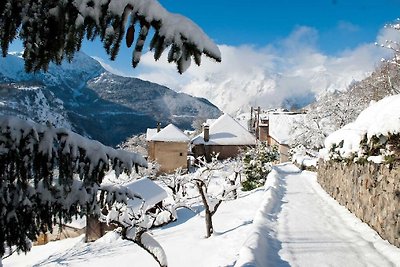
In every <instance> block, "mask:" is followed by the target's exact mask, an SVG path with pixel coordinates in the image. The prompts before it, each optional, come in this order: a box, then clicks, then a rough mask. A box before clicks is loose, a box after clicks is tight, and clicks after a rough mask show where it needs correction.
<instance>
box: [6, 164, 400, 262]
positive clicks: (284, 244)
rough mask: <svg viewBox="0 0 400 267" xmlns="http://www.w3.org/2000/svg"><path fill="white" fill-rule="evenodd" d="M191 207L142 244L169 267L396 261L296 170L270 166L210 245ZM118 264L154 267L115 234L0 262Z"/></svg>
mask: <svg viewBox="0 0 400 267" xmlns="http://www.w3.org/2000/svg"><path fill="white" fill-rule="evenodd" d="M193 208H194V209H195V211H196V213H195V212H193V211H190V210H188V209H178V210H177V212H178V220H177V221H175V222H173V223H170V224H168V225H166V226H164V227H162V228H158V229H154V230H152V231H150V232H149V235H147V234H146V236H145V237H144V239H146V240H147V238H148V241H149V242H147V241H145V243H146V244H149V245H151V244H153V243H152V242H153V238H154V239H155V240H156V241H157V242H158V243H159V244H160V245H161V246H162V247H163V248H164V251H165V255H166V256H167V257H168V264H169V266H176V267H181V266H182V267H183V266H192V267H197V266H198V267H200V266H260V267H267V266H289V265H290V266H355V267H357V266H383V267H385V266H396V265H397V266H398V263H399V262H400V249H399V248H396V247H394V246H392V245H390V244H389V243H388V242H387V241H384V240H382V239H381V238H380V237H379V236H378V234H377V233H376V232H374V231H373V230H371V229H370V228H369V227H368V226H367V225H366V224H364V223H362V222H361V221H360V220H359V219H357V218H356V217H355V216H354V215H352V214H351V213H350V212H349V211H348V210H347V209H346V208H344V207H342V206H340V205H339V204H338V203H337V202H336V201H335V200H334V199H332V198H331V197H329V196H328V195H327V194H326V193H325V192H324V191H323V190H322V188H321V187H320V186H319V184H318V183H317V181H316V174H315V173H312V172H308V171H303V172H301V171H300V170H299V169H298V168H297V167H295V166H294V165H293V164H289V163H285V164H281V165H277V166H275V167H274V170H273V171H272V172H271V173H270V174H269V176H268V179H267V181H266V184H265V188H264V189H256V190H254V191H251V192H246V193H244V192H240V194H239V198H238V199H236V200H232V201H227V202H224V203H222V204H221V206H220V208H219V209H218V212H217V213H216V214H215V216H214V217H213V219H214V220H213V222H214V228H215V234H214V235H213V236H211V237H210V238H207V239H206V238H204V234H205V226H204V214H203V209H202V207H201V206H195V207H193ZM150 240H152V241H150ZM154 247H157V246H154ZM160 253H161V252H160ZM160 255H161V254H160ZM161 258H163V257H161ZM164 260H166V258H163V261H164ZM116 263H118V264H119V265H120V266H131V265H134V266H136V265H138V266H146V267H156V266H158V264H157V263H156V262H155V261H154V259H153V258H152V257H151V256H150V255H149V254H148V253H146V252H145V251H144V250H143V249H141V248H140V247H138V246H137V245H135V244H133V243H132V242H130V241H127V240H122V239H121V238H119V236H118V235H117V234H116V233H114V232H111V233H108V234H107V235H105V236H104V237H103V238H101V239H99V240H97V241H96V242H93V243H88V244H86V243H84V238H83V236H82V237H77V238H72V239H67V240H62V241H55V242H50V243H49V244H47V245H44V246H34V247H33V248H32V251H31V252H29V253H28V254H26V255H25V254H21V255H17V254H14V255H12V256H11V257H9V258H7V259H5V260H3V264H4V266H5V267H8V266H13V267H14V266H16V267H22V266H70V267H74V266H85V267H91V266H95V267H98V266H112V265H115V264H116Z"/></svg>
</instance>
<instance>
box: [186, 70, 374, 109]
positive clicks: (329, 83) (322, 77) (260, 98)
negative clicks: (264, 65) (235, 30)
mask: <svg viewBox="0 0 400 267" xmlns="http://www.w3.org/2000/svg"><path fill="white" fill-rule="evenodd" d="M368 74H369V73H365V72H360V73H355V74H354V75H349V76H338V75H335V74H334V73H329V71H326V70H324V69H315V70H307V71H305V70H304V71H303V73H270V72H268V71H262V70H259V71H258V72H255V73H253V74H251V75H250V73H247V74H246V75H229V74H225V73H220V74H209V75H207V76H206V77H201V78H196V79H194V80H193V81H191V82H190V83H189V84H188V85H187V86H185V87H184V88H183V89H182V91H183V92H185V93H188V94H191V95H194V96H197V97H204V98H207V99H209V100H210V101H211V102H213V103H214V104H215V105H216V106H218V107H219V108H220V109H221V110H223V111H225V112H228V113H231V114H240V113H242V112H248V111H249V110H250V106H261V107H263V108H276V107H283V108H287V109H292V108H294V109H297V108H302V107H305V106H307V105H308V104H310V103H312V102H314V101H315V100H317V99H318V98H319V97H320V95H322V94H324V93H326V92H330V93H333V92H336V91H345V90H347V89H348V87H349V85H350V84H352V82H353V81H354V77H356V79H357V80H361V79H363V78H365V77H366V76H368Z"/></svg>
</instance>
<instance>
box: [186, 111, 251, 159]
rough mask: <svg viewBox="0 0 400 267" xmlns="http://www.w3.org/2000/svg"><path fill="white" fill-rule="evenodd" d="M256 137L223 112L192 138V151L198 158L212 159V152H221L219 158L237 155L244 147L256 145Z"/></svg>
mask: <svg viewBox="0 0 400 267" xmlns="http://www.w3.org/2000/svg"><path fill="white" fill-rule="evenodd" d="M256 141H257V140H256V138H255V136H254V135H252V134H251V133H250V132H249V131H247V130H246V129H245V128H244V127H243V126H242V125H241V124H240V123H239V122H237V121H236V120H235V119H233V118H232V117H231V116H229V115H228V114H223V115H222V116H221V117H219V118H218V119H217V120H215V121H214V122H213V123H212V124H211V125H207V124H206V125H204V129H203V132H202V133H201V134H199V135H197V136H196V137H194V138H193V139H192V140H191V146H192V152H193V154H194V156H195V157H196V158H197V157H199V156H205V157H206V159H207V160H210V159H211V155H212V153H219V156H218V159H227V158H233V157H236V156H237V155H238V154H239V153H240V152H241V151H242V150H243V149H244V148H247V147H251V146H255V144H256Z"/></svg>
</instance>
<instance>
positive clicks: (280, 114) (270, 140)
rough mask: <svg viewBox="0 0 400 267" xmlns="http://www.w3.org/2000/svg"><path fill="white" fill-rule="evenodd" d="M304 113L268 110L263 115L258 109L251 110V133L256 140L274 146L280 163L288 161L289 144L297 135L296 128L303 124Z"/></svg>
mask: <svg viewBox="0 0 400 267" xmlns="http://www.w3.org/2000/svg"><path fill="white" fill-rule="evenodd" d="M304 116H305V114H304V113H299V112H290V111H286V110H279V109H277V110H268V111H266V112H264V113H262V112H261V109H260V108H258V109H257V110H254V118H253V109H252V119H251V122H250V125H253V131H254V133H255V135H256V137H257V139H258V140H260V141H264V142H267V144H268V145H270V146H276V147H277V148H278V152H279V154H280V162H286V161H289V158H290V154H289V150H290V142H291V141H292V139H293V137H295V136H296V134H297V131H296V129H297V126H298V125H300V124H301V123H303V122H304Z"/></svg>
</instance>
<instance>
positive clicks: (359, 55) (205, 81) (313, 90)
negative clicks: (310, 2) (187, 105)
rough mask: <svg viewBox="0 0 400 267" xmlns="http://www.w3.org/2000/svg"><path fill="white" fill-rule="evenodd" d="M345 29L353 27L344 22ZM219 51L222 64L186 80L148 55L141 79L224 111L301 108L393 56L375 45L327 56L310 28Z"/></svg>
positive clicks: (208, 64) (196, 70)
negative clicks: (267, 41) (253, 107)
mask: <svg viewBox="0 0 400 267" xmlns="http://www.w3.org/2000/svg"><path fill="white" fill-rule="evenodd" d="M342 26H347V28H348V26H349V25H347V24H345V23H344V22H343V25H342ZM353 29H354V28H353ZM385 38H386V39H393V38H395V37H394V35H393V33H392V32H391V31H390V30H389V29H382V30H381V31H380V32H379V34H378V36H377V42H378V43H381V42H382V41H384V40H385ZM220 49H221V52H222V55H223V58H222V63H220V64H218V63H215V62H212V61H209V60H204V62H203V63H202V65H201V66H200V67H197V66H192V67H191V68H189V70H188V71H187V72H186V73H185V74H183V75H182V76H180V75H179V74H177V72H176V69H175V67H174V66H172V65H170V64H168V63H166V62H167V61H166V59H165V58H163V59H161V60H160V61H158V62H154V59H153V58H152V57H153V54H152V53H151V52H148V53H146V54H145V55H144V56H143V58H142V62H141V64H142V68H141V72H140V74H139V75H138V77H139V78H141V79H145V80H150V81H153V82H157V83H160V84H163V85H166V86H168V87H170V88H173V89H175V90H177V91H182V92H185V93H189V94H192V95H194V96H197V97H204V98H207V99H209V100H210V101H211V102H212V103H214V104H215V105H217V106H218V107H219V108H220V109H222V110H223V111H225V112H229V113H236V112H240V111H245V110H248V108H249V106H250V105H260V106H262V107H265V108H268V107H277V106H286V107H288V108H290V107H301V106H303V105H306V104H308V103H310V102H312V101H313V100H314V99H315V98H318V96H319V95H320V94H323V93H325V92H327V91H336V90H339V91H343V90H346V89H347V87H348V86H349V84H351V83H352V82H353V81H355V80H356V81H357V80H361V79H363V78H365V77H366V76H367V75H368V74H369V73H371V72H372V71H373V70H374V69H375V67H376V66H377V65H378V64H379V61H380V59H381V58H382V57H387V56H388V51H386V50H385V49H382V48H380V47H378V46H376V45H375V44H374V43H367V44H362V45H359V46H358V47H355V48H353V49H347V50H345V51H342V52H341V53H338V54H336V55H327V54H325V53H323V52H321V50H320V49H319V48H318V32H317V31H316V30H315V29H313V28H310V27H305V26H299V27H297V28H296V29H295V30H294V31H293V32H292V33H291V34H290V35H289V36H288V37H286V38H284V39H282V40H279V41H277V42H276V43H274V44H271V45H268V46H265V47H255V46H251V45H243V46H238V47H234V46H228V45H220ZM164 56H166V55H164ZM193 65H194V64H193Z"/></svg>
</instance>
